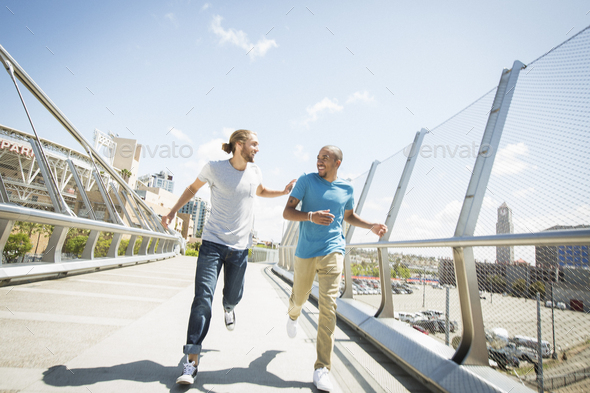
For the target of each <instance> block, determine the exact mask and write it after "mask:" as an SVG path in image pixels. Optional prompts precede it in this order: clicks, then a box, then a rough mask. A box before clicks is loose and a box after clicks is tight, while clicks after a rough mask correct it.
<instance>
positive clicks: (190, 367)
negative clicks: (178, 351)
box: [176, 356, 197, 385]
mask: <svg viewBox="0 0 590 393" xmlns="http://www.w3.org/2000/svg"><path fill="white" fill-rule="evenodd" d="M186 361H187V363H184V369H183V370H182V375H181V376H180V377H178V378H176V383H178V384H181V385H192V384H193V383H195V377H196V376H197V366H196V365H195V361H194V360H193V361H192V362H189V361H188V356H187V357H186Z"/></svg>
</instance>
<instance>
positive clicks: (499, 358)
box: [488, 347, 520, 370]
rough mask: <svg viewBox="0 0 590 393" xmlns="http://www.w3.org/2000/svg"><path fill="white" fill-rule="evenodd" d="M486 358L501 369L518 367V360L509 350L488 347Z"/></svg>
mask: <svg viewBox="0 0 590 393" xmlns="http://www.w3.org/2000/svg"><path fill="white" fill-rule="evenodd" d="M488 358H490V359H491V360H493V361H494V362H496V364H498V367H500V368H501V369H502V370H506V368H507V367H514V368H518V367H520V361H519V360H518V358H517V357H516V356H514V355H513V354H512V353H511V352H510V351H508V350H506V349H504V348H502V349H494V348H491V347H488Z"/></svg>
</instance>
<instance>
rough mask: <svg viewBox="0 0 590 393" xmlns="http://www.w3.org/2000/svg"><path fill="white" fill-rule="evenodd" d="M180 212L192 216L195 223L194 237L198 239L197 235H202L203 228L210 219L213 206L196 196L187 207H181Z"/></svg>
mask: <svg viewBox="0 0 590 393" xmlns="http://www.w3.org/2000/svg"><path fill="white" fill-rule="evenodd" d="M178 212H179V213H187V214H190V216H191V217H192V219H193V221H194V222H195V226H194V234H193V236H195V237H196V234H197V233H202V231H203V227H204V226H205V223H206V222H207V220H208V219H209V214H210V213H211V205H210V204H209V202H207V201H205V200H203V199H202V198H200V197H197V196H195V197H193V198H192V199H191V200H190V201H188V202H187V204H186V205H184V206H183V207H181V208H180V210H179V211H178Z"/></svg>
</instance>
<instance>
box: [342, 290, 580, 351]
mask: <svg viewBox="0 0 590 393" xmlns="http://www.w3.org/2000/svg"><path fill="white" fill-rule="evenodd" d="M410 288H412V290H413V291H414V293H412V294H393V305H394V311H395V312H402V311H404V312H414V313H415V312H419V311H423V310H429V309H433V310H439V311H442V312H444V311H445V299H446V289H435V288H433V287H432V286H430V285H426V286H420V285H413V286H410ZM482 296H483V297H485V299H480V301H481V305H482V313H483V318H484V326H485V328H486V329H493V328H496V327H502V328H504V329H506V330H507V331H508V334H509V335H510V336H511V337H512V336H514V335H521V336H529V337H533V338H536V337H537V302H536V300H532V299H522V298H514V297H511V296H502V295H501V294H493V295H491V294H490V293H483V294H482ZM354 298H355V299H356V300H359V301H361V302H364V303H366V304H369V305H371V306H373V307H375V309H377V308H378V307H379V304H380V302H381V295H355V296H354ZM423 299H424V302H423ZM449 308H450V312H449V316H450V319H451V320H455V321H457V322H458V326H459V329H458V330H456V331H455V332H454V333H451V338H450V340H452V338H453V337H454V336H457V335H459V336H460V335H461V329H462V323H461V312H460V307H459V295H458V292H457V289H455V288H450V289H449ZM554 311H555V342H556V346H557V351H558V353H561V352H563V351H564V350H567V349H570V348H572V347H575V346H577V345H580V344H582V343H584V342H586V341H587V340H589V339H590V314H589V313H584V312H579V311H570V310H567V309H566V310H559V309H555V310H554ZM541 330H542V338H543V340H544V341H548V342H549V343H550V344H551V346H552V347H553V333H552V323H551V308H547V307H545V302H544V301H543V302H542V305H541ZM431 336H433V337H435V338H436V339H438V340H440V341H442V342H444V341H445V334H444V333H435V334H431Z"/></svg>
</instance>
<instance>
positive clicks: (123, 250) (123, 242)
mask: <svg viewBox="0 0 590 393" xmlns="http://www.w3.org/2000/svg"><path fill="white" fill-rule="evenodd" d="M129 240H130V239H123V240H121V243H119V249H118V250H117V254H118V255H125V253H126V252H127V247H128V246H129ZM140 246H141V238H139V239H137V240H136V241H135V245H134V246H133V255H137V254H139V247H140Z"/></svg>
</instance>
